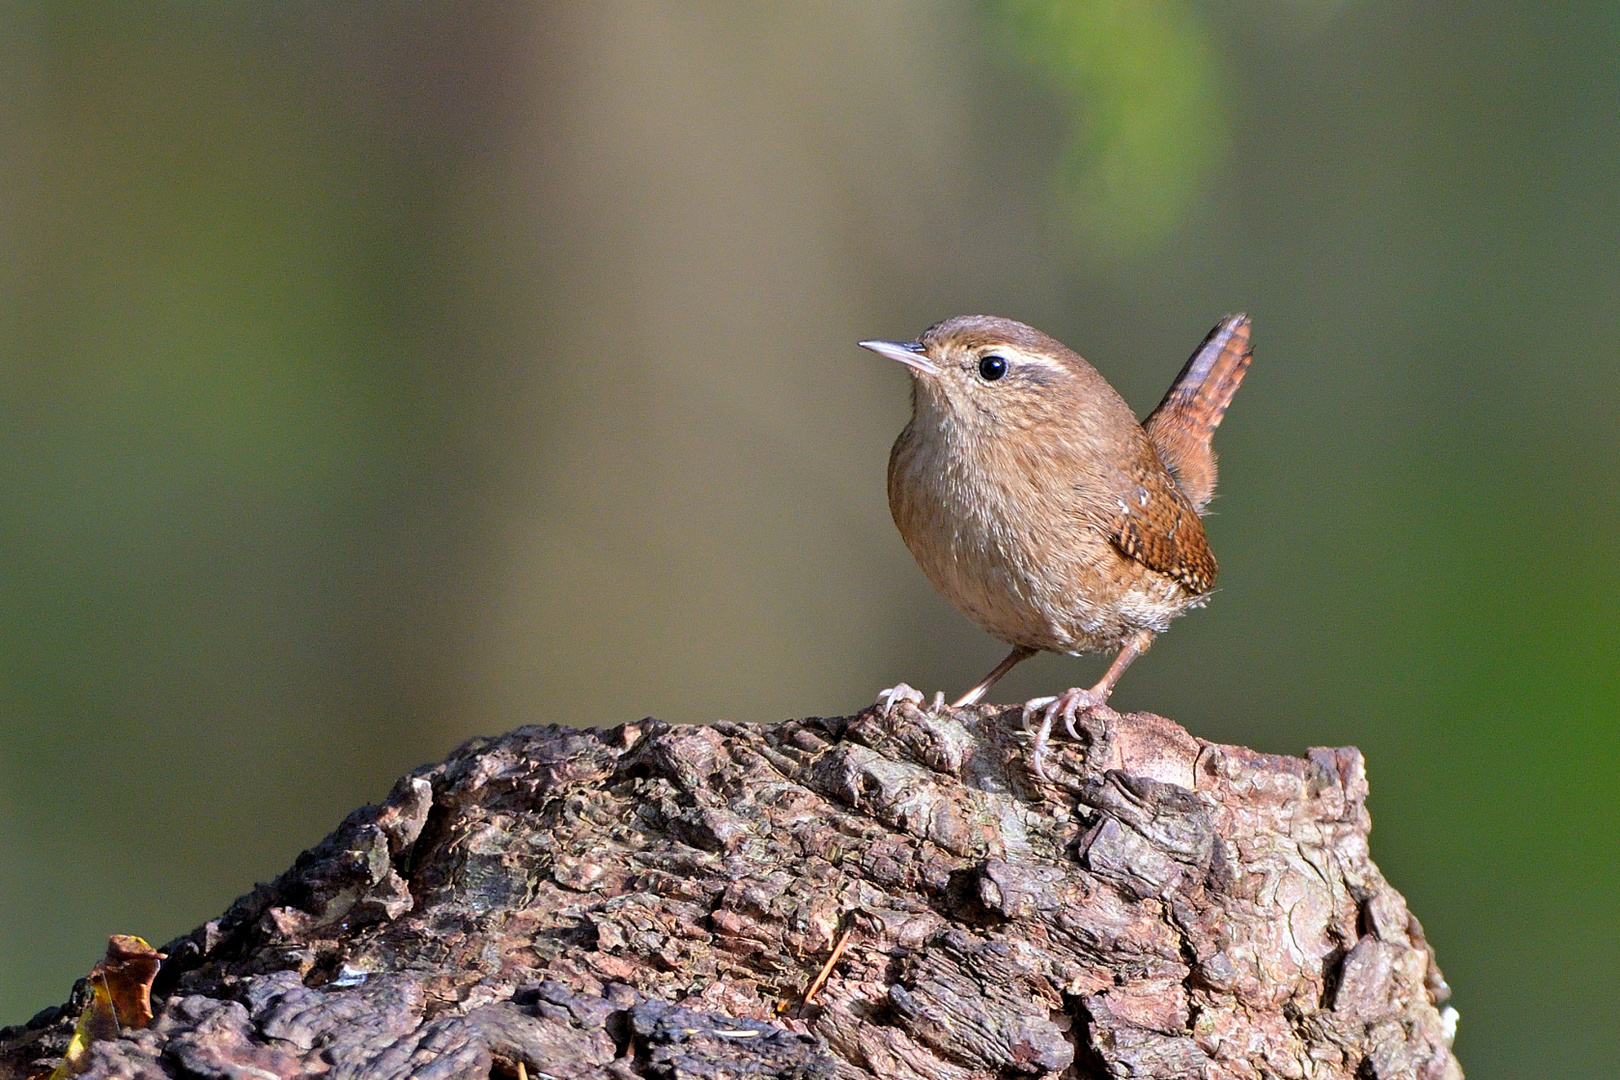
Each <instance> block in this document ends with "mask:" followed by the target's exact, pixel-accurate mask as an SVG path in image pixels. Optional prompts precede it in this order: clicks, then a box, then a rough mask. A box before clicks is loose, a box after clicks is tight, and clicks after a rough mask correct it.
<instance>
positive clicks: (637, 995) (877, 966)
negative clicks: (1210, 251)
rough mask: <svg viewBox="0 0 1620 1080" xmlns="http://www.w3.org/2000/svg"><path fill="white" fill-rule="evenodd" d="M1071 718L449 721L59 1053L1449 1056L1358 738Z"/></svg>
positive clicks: (1288, 1071) (1100, 1069) (282, 1067)
mask: <svg viewBox="0 0 1620 1080" xmlns="http://www.w3.org/2000/svg"><path fill="white" fill-rule="evenodd" d="M1083 729H1084V730H1083V735H1084V738H1083V740H1082V741H1081V743H1080V744H1078V745H1075V744H1062V745H1059V746H1057V747H1055V749H1054V752H1053V754H1052V756H1051V759H1050V760H1051V771H1052V773H1053V775H1054V776H1056V777H1060V778H1061V779H1060V780H1059V781H1058V782H1057V783H1044V782H1040V781H1039V780H1038V779H1037V778H1035V777H1034V776H1032V774H1031V773H1030V771H1029V769H1028V768H1027V747H1026V744H1025V737H1024V736H1023V735H1021V734H1020V733H1019V732H1018V730H1017V724H1016V714H1009V713H1007V712H1006V711H1005V710H1004V709H1000V708H997V707H993V706H982V707H979V708H976V709H961V710H943V711H940V712H937V713H930V712H927V711H924V710H919V709H917V708H915V707H912V706H905V707H903V708H901V709H900V710H898V711H897V712H896V713H895V715H893V716H892V717H887V718H886V717H883V716H881V715H879V714H878V713H877V712H876V711H875V710H868V711H867V712H864V713H861V714H860V715H858V716H854V717H846V718H839V719H819V718H817V719H808V720H799V721H792V722H789V723H784V724H778V725H775V726H759V727H755V726H744V725H731V724H717V725H715V726H713V727H672V726H670V725H667V724H663V723H660V722H658V721H653V720H647V721H643V722H641V723H638V724H628V725H625V726H623V727H618V728H614V729H612V730H609V731H581V730H574V729H569V728H559V727H548V728H535V727H528V728H520V729H519V730H517V731H514V732H512V733H510V734H508V735H504V736H502V737H500V738H493V739H477V740H474V741H472V742H470V743H468V744H466V745H465V746H463V747H461V748H460V749H459V750H457V751H456V752H455V753H453V754H452V755H451V756H450V757H449V758H448V759H447V760H446V761H444V762H443V763H442V764H438V765H433V766H428V767H424V768H421V769H418V770H417V771H416V772H414V773H412V774H411V775H409V776H407V777H405V778H403V779H402V780H400V782H399V783H398V784H397V785H396V786H395V787H394V789H393V792H392V793H391V794H390V795H389V797H388V798H387V800H386V801H384V802H383V804H382V805H381V806H375V807H365V808H363V809H361V810H358V811H356V812H355V813H353V814H351V815H350V816H349V817H348V818H347V819H346V820H345V821H344V822H343V823H342V825H340V826H339V827H338V829H337V831H336V832H334V833H333V834H332V835H331V836H329V837H328V838H327V839H326V840H324V841H323V842H322V843H321V844H320V845H318V846H317V847H315V848H313V849H312V850H310V851H308V852H306V853H305V854H303V855H302V856H300V857H299V859H298V861H297V863H296V864H295V865H294V866H293V867H292V868H291V869H290V870H288V871H287V872H286V873H285V874H283V875H282V876H281V877H279V878H277V879H276V880H275V881H274V882H272V883H271V884H269V885H260V886H259V887H258V888H257V889H255V890H254V891H253V892H252V893H251V894H249V895H247V896H244V897H242V898H241V899H240V900H238V901H237V902H236V903H235V904H233V905H232V906H231V908H230V910H229V911H227V912H226V913H225V914H224V915H223V916H221V917H220V918H219V919H217V920H214V921H212V922H210V923H208V924H206V925H205V926H202V927H200V928H198V929H197V930H196V931H194V932H192V933H191V934H190V935H188V936H186V937H184V938H181V939H179V940H177V941H174V942H171V943H170V944H169V945H167V946H165V950H164V951H166V952H167V953H168V954H169V958H168V960H167V961H166V963H165V964H164V967H163V970H162V972H161V973H160V975H159V978H158V983H157V986H156V987H155V991H154V998H153V1000H154V1004H155V1007H156V1009H157V1015H158V1019H157V1021H156V1022H155V1023H154V1024H153V1026H151V1027H150V1028H148V1029H146V1030H142V1031H130V1032H125V1033H124V1034H123V1035H122V1037H120V1038H117V1039H111V1040H107V1041H103V1042H98V1043H96V1044H94V1045H93V1046H92V1049H91V1056H90V1066H91V1068H90V1071H89V1072H88V1073H86V1074H85V1075H86V1076H94V1077H188V1076H199V1077H233V1078H235V1077H294V1076H300V1077H301V1076H316V1075H323V1076H329V1077H345V1078H347V1077H354V1078H372V1077H407V1076H420V1077H442V1078H452V1077H458V1078H459V1077H486V1076H490V1075H492V1074H494V1075H517V1073H518V1070H519V1066H520V1065H521V1066H522V1068H523V1071H524V1072H525V1073H526V1074H527V1075H529V1076H550V1077H555V1078H559V1080H587V1078H598V1077H601V1078H606V1077H613V1078H616V1080H636V1078H643V1077H656V1078H670V1080H674V1078H721V1077H734V1076H735V1077H741V1076H758V1077H778V1076H779V1077H795V1078H804V1080H811V1078H833V1077H839V1078H849V1080H855V1078H867V1077H885V1078H887V1077H895V1078H905V1080H913V1078H927V1080H970V1078H980V1077H984V1078H988V1077H995V1078H997V1080H1013V1078H1017V1077H1031V1078H1034V1077H1040V1076H1043V1075H1048V1074H1050V1075H1052V1076H1054V1077H1055V1076H1063V1077H1067V1078H1072V1080H1082V1078H1091V1077H1211V1078H1215V1077H1220V1078H1226V1077H1232V1078H1237V1077H1245V1078H1248V1077H1311V1078H1338V1077H1344V1078H1352V1077H1353V1078H1358V1080H1367V1078H1374V1077H1376V1078H1378V1080H1390V1078H1395V1077H1410V1078H1424V1080H1437V1078H1447V1080H1452V1078H1460V1077H1461V1076H1462V1072H1461V1069H1460V1068H1459V1067H1458V1065H1457V1062H1456V1060H1455V1058H1453V1056H1452V1054H1451V1049H1450V1047H1451V1034H1452V1030H1453V1028H1454V1026H1455V1018H1456V1014H1455V1013H1454V1012H1452V1011H1451V1010H1450V1009H1444V1010H1442V1006H1443V1004H1444V1002H1445V999H1446V996H1447V993H1448V991H1447V988H1446V984H1445V982H1444V980H1443V979H1442V978H1441V976H1440V972H1439V969H1438V968H1437V967H1436V965H1435V961H1434V955H1433V952H1432V951H1431V950H1430V948H1429V946H1428V944H1427V943H1426V942H1425V940H1424V937H1423V929H1422V927H1421V926H1420V925H1419V924H1418V921H1417V919H1416V918H1415V917H1414V916H1413V915H1412V914H1411V913H1409V912H1408V911H1407V909H1406V904H1405V902H1404V901H1403V899H1402V898H1401V895H1400V894H1399V893H1398V892H1396V891H1395V890H1394V889H1393V888H1391V887H1390V886H1389V885H1388V884H1387V883H1386V882H1385V881H1384V879H1383V877H1382V876H1381V875H1380V874H1379V872H1378V869H1377V868H1376V867H1375V866H1374V865H1373V864H1372V862H1371V860H1370V859H1369V857H1368V852H1367V833H1368V828H1369V819H1368V815H1367V810H1366V807H1365V800H1366V796H1367V784H1366V779H1365V774H1364V771H1363V765H1362V758H1361V755H1360V753H1359V752H1357V751H1356V750H1354V749H1339V750H1328V749H1318V750H1312V751H1311V752H1310V754H1309V755H1308V757H1306V758H1304V759H1300V758H1290V757H1274V756H1268V755H1265V754H1258V753H1255V752H1253V751H1250V750H1245V749H1241V748H1237V747H1231V746H1218V745H1215V744H1212V743H1207V742H1204V741H1202V740H1199V739H1195V738H1193V737H1192V736H1190V735H1189V734H1187V732H1185V731H1184V730H1182V729H1181V728H1180V727H1177V726H1176V725H1175V724H1173V723H1171V722H1170V721H1168V720H1164V719H1161V718H1159V717H1156V716H1152V715H1147V714H1134V715H1128V716H1124V717H1121V718H1119V719H1117V720H1113V721H1110V722H1104V721H1102V720H1100V719H1090V720H1087V721H1085V722H1084V725H1083ZM846 932H847V934H848V941H847V942H846V943H845V945H846V947H845V949H844V951H843V952H842V954H841V956H840V957H839V958H838V961H837V963H836V964H835V965H834V966H833V968H832V971H831V974H830V976H829V977H828V978H827V980H826V982H825V984H824V986H822V987H821V989H820V990H819V992H818V993H817V994H816V996H815V997H814V998H813V999H812V1000H811V1001H809V1002H808V1003H806V1002H805V1000H804V996H805V991H806V988H807V987H808V985H809V984H810V983H811V982H812V980H813V978H814V977H815V975H816V973H817V971H818V969H820V968H821V967H822V966H823V964H824V963H825V961H826V960H827V958H828V957H829V956H830V955H831V954H832V952H833V950H834V947H835V944H836V943H838V942H839V940H840V939H841V938H842V937H843V936H844V935H845V933H846ZM79 996H80V997H81V998H82V996H83V994H82V987H81V990H80V993H79ZM73 1004H74V1003H72V1002H70V1004H69V1006H64V1007H62V1008H61V1009H57V1010H50V1009H48V1010H46V1011H45V1012H43V1013H41V1014H40V1015H39V1016H37V1017H35V1019H34V1020H33V1021H31V1022H30V1024H29V1025H26V1026H25V1027H22V1028H13V1029H9V1030H7V1031H4V1032H0V1077H23V1076H33V1075H38V1074H39V1073H40V1072H41V1071H42V1070H46V1071H48V1070H49V1069H50V1068H51V1067H53V1066H54V1065H55V1058H56V1057H57V1056H59V1055H60V1054H61V1053H62V1050H63V1048H64V1046H65V1044H66V1039H67V1034H68V1032H69V1031H70V1030H71V1027H72V1022H73V1018H74V1013H75V1009H74V1008H73V1007H72V1006H73Z"/></svg>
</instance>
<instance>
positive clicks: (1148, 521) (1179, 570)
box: [1108, 462, 1216, 593]
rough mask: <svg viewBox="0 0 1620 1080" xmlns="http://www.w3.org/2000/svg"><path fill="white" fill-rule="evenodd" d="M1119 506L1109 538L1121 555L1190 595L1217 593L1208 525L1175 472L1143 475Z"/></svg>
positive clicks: (1157, 470)
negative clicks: (1180, 585) (1176, 582)
mask: <svg viewBox="0 0 1620 1080" xmlns="http://www.w3.org/2000/svg"><path fill="white" fill-rule="evenodd" d="M1154 464H1155V465H1157V462H1155V463H1154ZM1116 502H1117V504H1118V505H1117V506H1116V507H1115V508H1114V509H1115V511H1116V514H1115V516H1114V518H1113V520H1112V522H1111V523H1110V525H1111V532H1110V533H1109V537H1108V538H1109V540H1111V541H1112V542H1113V545H1114V546H1115V547H1116V548H1118V549H1119V550H1120V552H1121V553H1123V554H1124V555H1126V556H1128V557H1129V558H1131V559H1134V560H1136V561H1137V562H1139V563H1141V564H1142V565H1143V566H1145V567H1147V568H1148V569H1150V570H1156V571H1158V572H1159V573H1161V574H1164V575H1166V576H1167V577H1172V578H1174V579H1175V580H1177V581H1179V582H1180V583H1181V584H1182V585H1183V586H1184V587H1185V588H1186V589H1187V590H1188V591H1190V592H1194V593H1206V592H1208V591H1209V590H1210V589H1212V588H1214V586H1215V573H1216V567H1215V556H1214V554H1213V553H1212V552H1211V551H1210V550H1209V539H1208V538H1207V537H1206V536H1205V535H1204V523H1203V522H1202V521H1199V520H1198V511H1197V510H1195V509H1193V505H1192V503H1191V502H1189V501H1188V499H1187V496H1186V495H1185V494H1183V493H1182V491H1181V489H1180V488H1179V487H1177V486H1176V483H1175V481H1174V480H1173V479H1171V477H1170V474H1169V473H1167V472H1165V471H1164V469H1162V468H1154V469H1152V470H1151V471H1149V470H1143V471H1142V472H1140V473H1139V474H1138V475H1137V476H1136V477H1134V478H1133V481H1132V482H1129V483H1127V484H1126V485H1124V486H1123V488H1122V490H1121V492H1120V494H1119V497H1118V498H1117V500H1116Z"/></svg>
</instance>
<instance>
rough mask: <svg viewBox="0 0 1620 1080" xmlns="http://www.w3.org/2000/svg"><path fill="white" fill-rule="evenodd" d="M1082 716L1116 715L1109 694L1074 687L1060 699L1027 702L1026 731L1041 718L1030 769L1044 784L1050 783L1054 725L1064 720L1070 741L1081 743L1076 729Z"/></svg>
mask: <svg viewBox="0 0 1620 1080" xmlns="http://www.w3.org/2000/svg"><path fill="white" fill-rule="evenodd" d="M1081 713H1103V714H1112V715H1118V714H1117V713H1114V710H1113V709H1110V708H1109V707H1108V694H1107V692H1106V691H1104V690H1100V689H1098V688H1097V687H1092V688H1091V689H1089V690H1088V689H1086V688H1085V687H1080V686H1072V687H1070V688H1069V689H1067V690H1065V691H1063V693H1061V694H1058V695H1057V696H1056V697H1040V698H1031V699H1030V700H1029V701H1026V702H1024V730H1025V731H1028V730H1029V726H1030V721H1031V720H1032V719H1034V718H1035V717H1036V716H1037V715H1039V716H1040V718H1041V724H1040V727H1039V728H1038V729H1037V730H1036V732H1035V746H1034V748H1033V750H1032V751H1031V753H1030V762H1029V763H1030V766H1031V767H1032V768H1033V769H1034V770H1035V775H1036V776H1039V777H1040V778H1041V779H1042V780H1047V779H1050V778H1049V777H1048V776H1047V775H1046V765H1045V762H1044V759H1045V757H1046V747H1047V744H1048V743H1049V742H1050V741H1051V738H1052V725H1053V724H1054V723H1056V722H1057V719H1058V717H1060V716H1061V717H1062V718H1063V727H1064V729H1065V730H1067V731H1068V733H1069V737H1070V738H1073V739H1078V738H1079V737H1080V733H1079V732H1078V731H1076V730H1075V729H1074V720H1075V717H1076V716H1078V715H1079V714H1081Z"/></svg>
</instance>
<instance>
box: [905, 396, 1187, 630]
mask: <svg viewBox="0 0 1620 1080" xmlns="http://www.w3.org/2000/svg"><path fill="white" fill-rule="evenodd" d="M930 434H932V433H929V432H926V431H918V430H916V427H915V425H914V426H913V427H908V428H907V430H906V431H905V432H903V433H902V434H901V437H900V439H899V440H898V441H896V443H895V446H894V451H893V453H892V455H891V457H890V461H889V508H890V511H891V512H892V513H893V515H894V521H895V525H896V526H897V527H898V528H899V530H900V535H901V536H902V537H903V538H904V540H905V542H906V546H907V547H908V548H909V549H910V550H911V553H912V555H913V556H914V557H915V558H916V560H917V563H918V565H919V566H920V567H921V568H922V571H923V573H924V575H925V576H926V577H927V578H928V580H929V581H930V582H931V583H932V584H933V585H934V587H935V588H937V589H939V591H940V592H941V593H943V594H944V595H945V597H946V598H947V599H948V600H950V601H951V603H952V604H953V605H955V606H956V608H957V609H958V610H959V611H961V612H962V613H963V614H964V615H966V616H968V618H970V619H972V620H973V621H974V622H975V623H977V624H978V625H979V626H980V627H982V628H983V629H985V630H986V631H988V632H989V633H991V634H994V635H995V636H996V637H999V638H1001V639H1002V640H1004V641H1007V642H1009V643H1012V644H1017V645H1027V646H1030V647H1032V648H1038V649H1047V650H1052V651H1056V652H1084V651H1090V650H1095V649H1105V648H1109V647H1111V646H1113V645H1115V644H1117V643H1118V642H1119V641H1121V640H1123V638H1124V637H1126V636H1129V634H1130V633H1132V632H1134V630H1135V629H1138V628H1140V627H1139V626H1134V627H1132V626H1127V625H1125V621H1124V619H1125V616H1126V614H1127V613H1126V611H1125V610H1124V607H1131V606H1135V607H1140V606H1141V605H1140V604H1136V603H1133V602H1132V601H1130V600H1129V596H1130V594H1131V593H1132V592H1133V591H1139V589H1138V586H1139V585H1140V584H1141V581H1140V579H1141V577H1142V573H1141V568H1140V567H1139V566H1138V564H1135V563H1133V562H1132V561H1131V560H1129V559H1126V558H1124V557H1123V556H1122V555H1121V554H1120V552H1119V551H1118V550H1117V549H1116V548H1115V547H1114V546H1113V544H1112V543H1110V541H1109V540H1108V538H1107V535H1106V534H1105V533H1104V532H1103V531H1102V530H1101V529H1100V528H1099V527H1098V525H1097V522H1096V521H1095V520H1093V519H1092V518H1091V517H1089V516H1088V515H1087V513H1086V512H1085V510H1084V507H1085V506H1086V505H1087V503H1088V499H1092V498H1096V497H1101V493H1100V492H1095V491H1092V490H1090V489H1093V488H1095V487H1096V486H1097V481H1096V478H1095V477H1093V476H1090V475H1088V472H1087V470H1086V469H1085V468H1084V467H1083V465H1077V464H1076V463H1073V462H1065V461H1063V460H1061V459H1054V458H1047V459H1046V460H1040V459H1036V460H1028V459H1026V458H1023V457H1022V456H1021V455H1018V454H1012V453H1005V452H1003V453H996V452H995V449H994V448H985V447H983V446H969V447H963V446H959V445H953V443H952V442H951V441H950V440H948V439H945V438H937V437H936V438H930V437H928V436H929V435H930ZM1149 606H1151V601H1150V603H1149ZM1136 614H1140V613H1136ZM1130 621H1131V622H1137V621H1138V620H1137V619H1131V620H1130ZM1165 621H1168V619H1166V620H1165Z"/></svg>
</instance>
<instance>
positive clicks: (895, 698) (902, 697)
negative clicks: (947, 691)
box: [875, 683, 945, 717]
mask: <svg viewBox="0 0 1620 1080" xmlns="http://www.w3.org/2000/svg"><path fill="white" fill-rule="evenodd" d="M944 696H945V695H943V694H940V695H938V696H937V698H938V700H940V701H942V700H943V699H944ZM925 700H927V699H926V698H924V697H923V695H922V691H921V690H918V689H917V688H916V687H913V686H907V685H906V684H905V683H898V684H896V685H894V686H891V687H889V688H888V689H887V690H879V691H878V694H877V701H876V702H875V704H876V705H877V706H878V710H879V711H880V712H881V713H882V714H883V715H884V716H886V717H887V716H893V715H894V710H895V709H897V708H899V707H900V706H901V705H915V706H917V708H919V709H920V708H922V706H923V702H924V701H925ZM936 707H937V702H936Z"/></svg>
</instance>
